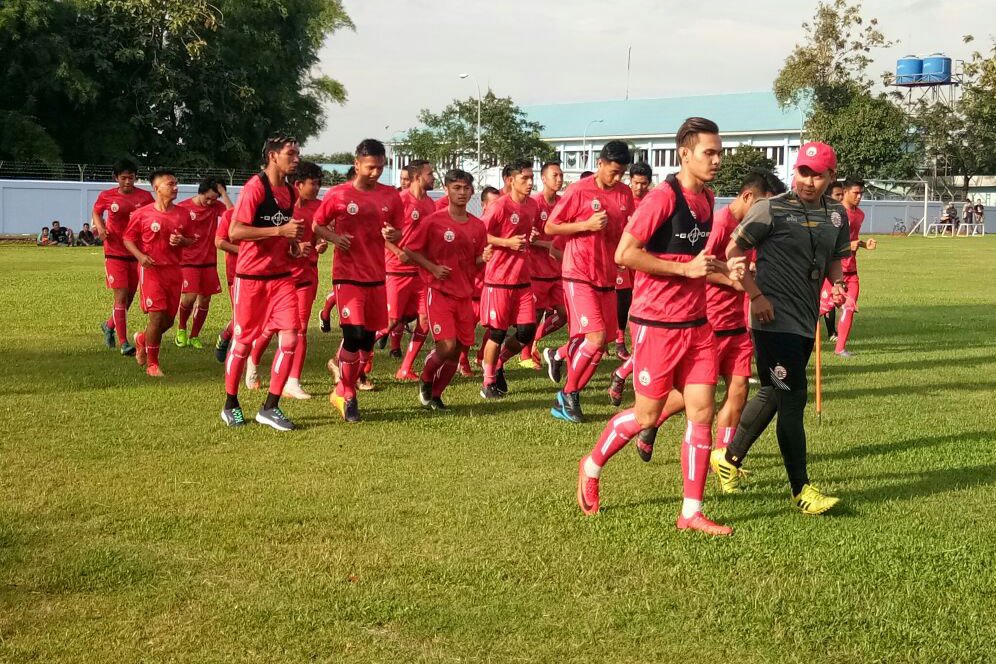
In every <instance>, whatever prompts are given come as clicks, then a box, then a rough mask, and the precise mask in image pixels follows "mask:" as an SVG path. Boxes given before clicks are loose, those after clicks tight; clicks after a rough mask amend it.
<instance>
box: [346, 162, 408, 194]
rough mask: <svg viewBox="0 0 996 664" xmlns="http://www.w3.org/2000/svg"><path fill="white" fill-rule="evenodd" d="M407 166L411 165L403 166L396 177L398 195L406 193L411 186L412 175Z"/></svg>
mask: <svg viewBox="0 0 996 664" xmlns="http://www.w3.org/2000/svg"><path fill="white" fill-rule="evenodd" d="M409 166H411V164H405V165H404V166H403V167H402V168H401V173H400V175H399V176H398V177H399V186H398V192H399V193H400V192H402V191H407V190H408V187H410V186H411V184H412V174H411V173H410V172H409V170H408V167H409ZM346 179H347V180H352V179H353V178H346Z"/></svg>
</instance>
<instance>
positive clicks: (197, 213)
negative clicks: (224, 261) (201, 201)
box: [176, 198, 226, 267]
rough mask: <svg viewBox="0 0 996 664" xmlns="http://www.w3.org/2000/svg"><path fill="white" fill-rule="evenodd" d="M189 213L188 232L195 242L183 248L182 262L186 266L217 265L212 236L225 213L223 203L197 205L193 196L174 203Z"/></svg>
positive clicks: (216, 254)
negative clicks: (192, 235) (191, 234)
mask: <svg viewBox="0 0 996 664" xmlns="http://www.w3.org/2000/svg"><path fill="white" fill-rule="evenodd" d="M176 205H177V207H181V208H183V209H184V210H187V211H188V212H189V213H190V232H191V233H193V234H194V237H195V238H196V240H197V241H196V242H194V243H193V244H192V245H190V246H189V247H184V248H183V259H182V260H183V264H184V265H186V266H188V267H214V266H217V265H218V250H217V249H215V246H214V236H215V233H217V232H218V219H220V218H221V215H223V214H225V209H226V208H225V204H224V203H221V202H219V201H212V202H211V204H210V205H198V204H197V203H195V202H194V199H193V198H188V199H187V200H185V201H182V202H180V203H177V204H176Z"/></svg>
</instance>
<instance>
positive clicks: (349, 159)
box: [301, 152, 356, 164]
mask: <svg viewBox="0 0 996 664" xmlns="http://www.w3.org/2000/svg"><path fill="white" fill-rule="evenodd" d="M301 159H304V160H305V161H313V162H315V163H316V164H352V163H353V161H355V160H356V157H355V156H354V155H353V153H352V152H333V153H331V154H323V153H320V152H319V153H315V154H306V155H301Z"/></svg>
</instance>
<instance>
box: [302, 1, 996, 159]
mask: <svg viewBox="0 0 996 664" xmlns="http://www.w3.org/2000/svg"><path fill="white" fill-rule="evenodd" d="M344 5H345V8H346V11H347V12H348V13H349V15H350V17H351V18H352V19H353V22H354V23H355V25H356V30H355V31H343V32H339V33H336V34H335V35H333V36H331V37H330V38H329V39H328V40H327V42H326V44H325V47H324V48H323V49H322V51H321V64H320V66H319V68H320V69H321V71H322V72H323V73H325V74H327V75H329V76H331V77H332V78H334V79H336V80H338V81H340V82H341V83H343V84H344V85H345V87H346V91H347V94H348V95H349V99H348V101H347V103H346V104H345V105H343V106H335V105H332V106H329V107H328V108H327V109H326V127H325V131H324V132H322V133H321V134H320V135H319V136H317V137H315V138H312V139H311V140H310V141H309V142H308V143H307V145H306V146H305V151H307V152H333V151H340V150H344V151H351V150H352V148H353V147H354V146H355V145H356V144H357V143H358V142H359V141H360V140H361V139H363V138H368V137H371V138H379V139H381V140H388V139H390V138H391V137H392V136H395V135H396V134H403V133H404V132H405V131H406V130H407V129H408V128H409V127H411V126H413V125H414V124H416V123H417V117H418V113H419V111H420V110H421V109H423V108H429V109H432V110H435V111H438V110H440V109H442V108H443V107H444V106H446V105H447V104H448V103H449V102H450V101H451V100H452V99H454V98H456V97H462V98H467V97H472V96H476V95H477V87H476V86H475V82H476V83H479V84H480V86H481V89H482V91H486V90H487V89H488V87H491V88H492V89H493V90H494V91H495V93H496V94H498V95H499V96H508V97H511V98H512V99H513V100H514V101H515V102H516V103H517V104H519V105H528V104H539V103H556V102H568V101H597V100H605V99H623V98H625V95H626V87H627V76H626V57H627V49H628V48H629V47H630V46H632V49H633V51H632V68H631V73H630V76H629V95H630V98H631V99H639V98H655V97H675V96H686V95H696V94H715V93H724V92H750V91H758V90H770V89H771V84H772V82H773V81H774V79H775V76H776V75H777V73H778V70H779V69H780V68H781V66H782V64H783V63H784V61H785V57H786V56H787V55H788V54H789V53H790V52H791V50H792V47H793V46H794V45H795V44H796V43H798V42H799V41H801V39H802V37H803V29H802V23H803V22H805V21H807V20H809V19H811V18H812V14H813V11H814V9H815V6H816V5H815V3H813V2H795V3H790V2H786V1H784V0H753V1H752V2H739V1H730V0H719V1H712V2H702V1H699V2H682V3H679V2H673V1H672V0H653V1H651V0H632V1H631V2H629V3H625V2H613V1H611V0H491V1H490V2H483V1H480V0H432V1H431V2H430V1H428V0H344ZM994 9H996V0H954V1H952V2H947V3H942V2H939V1H938V0H866V1H865V2H864V12H863V15H864V16H865V17H867V18H871V17H877V18H878V19H879V26H880V28H881V29H882V31H883V32H884V33H885V35H886V37H887V38H890V39H892V40H894V41H898V42H899V43H898V44H897V45H895V46H893V47H892V48H889V49H879V50H877V51H875V52H873V53H872V55H873V57H874V58H875V64H874V65H872V67H871V68H870V72H872V73H873V74H874V76H873V78H875V79H876V80H877V79H878V78H879V73H880V72H883V71H886V70H893V69H894V66H895V60H896V59H897V58H898V57H900V56H903V55H906V54H910V53H912V54H916V55H919V56H925V55H928V54H930V53H934V52H938V51H939V52H943V53H945V54H946V55H949V56H951V57H953V58H955V59H958V58H964V57H966V56H967V55H968V54H969V53H970V52H971V51H972V50H973V48H979V49H983V50H985V48H986V47H987V46H988V44H989V43H990V40H991V39H992V38H993V33H992V32H987V30H988V31H992V30H994V28H993V27H991V26H993V23H992V21H991V19H992V15H993V10H994ZM968 33H971V34H974V35H975V37H976V41H975V42H974V43H973V44H971V45H965V44H963V43H962V36H963V35H964V34H968ZM465 72H466V73H469V74H470V75H471V78H467V79H464V80H461V79H460V78H459V74H461V73H465Z"/></svg>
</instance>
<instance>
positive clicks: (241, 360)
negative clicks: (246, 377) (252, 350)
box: [225, 344, 249, 394]
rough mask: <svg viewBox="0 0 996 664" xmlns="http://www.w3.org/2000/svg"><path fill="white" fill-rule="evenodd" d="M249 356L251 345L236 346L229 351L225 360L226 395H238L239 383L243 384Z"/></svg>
mask: <svg viewBox="0 0 996 664" xmlns="http://www.w3.org/2000/svg"><path fill="white" fill-rule="evenodd" d="M248 356H249V344H234V345H233V346H232V347H231V349H230V350H229V351H228V358H227V359H226V360H225V393H226V394H238V393H239V383H240V382H242V370H243V369H245V367H246V358H247V357H248Z"/></svg>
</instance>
